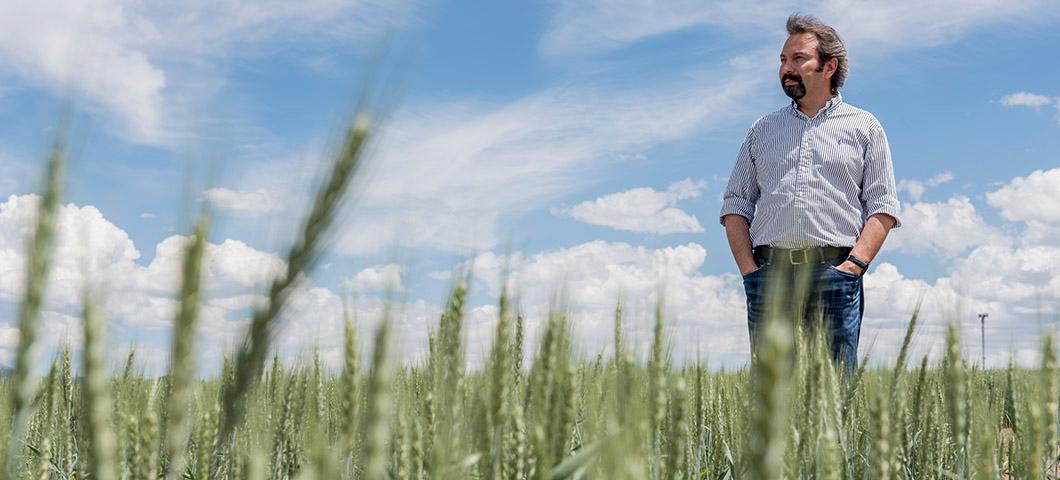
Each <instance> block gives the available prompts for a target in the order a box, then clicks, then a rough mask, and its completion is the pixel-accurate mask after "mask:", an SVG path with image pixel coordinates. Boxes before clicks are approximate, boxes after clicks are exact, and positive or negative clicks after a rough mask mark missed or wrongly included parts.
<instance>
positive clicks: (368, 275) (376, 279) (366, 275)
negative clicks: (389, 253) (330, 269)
mask: <svg viewBox="0 0 1060 480" xmlns="http://www.w3.org/2000/svg"><path fill="white" fill-rule="evenodd" d="M406 271H407V269H406V268H405V267H403V266H401V265H398V264H396V263H390V264H387V265H376V266H373V267H368V268H365V269H363V270H361V271H359V272H357V273H355V274H353V276H352V277H350V278H346V279H343V280H342V286H343V287H344V288H347V289H349V290H353V292H354V293H360V292H364V291H376V292H378V291H380V290H393V291H395V292H403V291H405V285H403V284H402V283H401V277H402V275H404V274H405V272H406Z"/></svg>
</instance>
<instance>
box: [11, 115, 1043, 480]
mask: <svg viewBox="0 0 1060 480" xmlns="http://www.w3.org/2000/svg"><path fill="white" fill-rule="evenodd" d="M371 126H372V125H371V121H370V117H368V116H366V115H363V114H362V115H359V116H358V117H357V120H356V121H355V122H354V123H353V124H352V125H351V127H350V130H349V132H348V135H347V137H346V141H345V143H344V144H343V146H342V148H341V150H340V151H339V153H338V155H337V157H336V159H335V161H334V163H333V164H332V166H333V168H332V170H331V172H330V175H329V176H328V178H327V179H325V181H324V182H323V183H322V184H321V187H320V189H319V192H318V194H317V196H316V197H315V201H314V202H313V204H312V206H311V208H310V211H309V213H308V215H307V217H306V219H305V221H304V222H303V223H302V225H301V230H300V233H299V235H298V239H297V241H296V242H295V243H294V245H293V246H292V247H291V249H290V251H289V252H288V256H287V265H288V268H287V270H286V271H285V272H282V273H281V274H279V275H278V276H277V277H276V278H274V279H273V280H272V283H271V285H270V288H269V290H268V302H267V303H266V304H264V305H263V306H261V307H260V308H259V309H258V310H257V311H255V312H254V314H253V317H252V319H251V322H250V324H249V327H248V330H247V331H246V333H245V337H244V339H243V341H242V343H240V344H239V346H238V349H237V350H236V351H235V352H234V353H233V355H232V356H231V357H230V358H229V359H227V360H226V361H225V364H224V365H223V367H222V369H221V374H220V375H219V376H218V377H217V378H211V379H206V380H201V379H198V378H197V377H196V375H195V372H196V369H197V368H198V366H197V365H196V364H195V356H194V351H195V345H194V343H195V342H194V340H195V335H194V332H195V328H196V323H197V315H198V301H199V298H200V297H201V296H202V292H200V282H199V276H200V272H201V261H202V257H203V249H204V244H205V238H206V236H207V231H208V221H207V218H206V216H205V215H203V216H202V218H200V220H199V221H198V222H196V224H195V226H194V230H193V232H191V235H189V237H188V242H187V246H186V255H185V260H184V267H183V278H182V281H181V286H180V290H179V294H178V295H179V298H178V301H179V307H178V309H177V313H176V317H175V319H174V332H173V345H172V352H171V354H172V358H171V361H170V367H169V368H170V370H169V372H168V373H167V375H165V376H163V377H161V378H145V377H144V376H142V374H138V373H136V372H137V371H138V369H137V368H135V358H134V356H133V355H130V356H129V359H128V362H127V363H126V366H125V368H124V370H123V372H122V373H121V374H120V375H111V374H109V373H108V372H106V371H104V368H103V363H104V358H103V357H104V355H103V353H104V351H103V345H104V343H103V342H104V339H103V338H102V335H103V333H104V332H105V331H106V328H105V322H106V318H104V317H103V316H102V313H101V312H100V311H99V309H98V308H96V305H95V302H94V300H93V296H92V294H91V292H85V305H84V309H83V313H84V338H85V347H84V354H83V355H82V357H83V364H82V366H81V369H80V371H81V373H82V376H80V377H78V378H75V376H74V373H73V372H74V369H75V367H74V366H72V365H71V354H70V351H69V350H68V349H63V351H62V352H61V353H60V354H59V355H58V357H57V358H56V359H55V360H54V361H53V362H52V364H51V366H50V368H48V369H47V375H46V376H44V377H43V378H34V376H33V375H31V372H32V371H33V370H34V369H33V365H31V360H32V359H33V358H34V356H33V346H34V344H35V342H36V338H35V333H36V324H37V322H38V319H39V317H40V311H41V303H42V298H44V297H43V295H44V287H45V285H46V279H47V275H48V267H49V261H48V260H49V258H50V257H49V256H50V254H51V244H52V238H53V237H54V224H55V212H56V208H57V205H58V204H59V198H60V193H61V188H60V185H61V181H62V166H63V147H62V143H61V142H57V144H56V146H55V148H54V149H53V153H52V155H51V157H50V159H49V162H48V168H47V170H46V182H45V188H44V195H43V196H42V197H41V204H40V209H39V214H38V219H37V224H36V226H35V229H34V233H33V235H32V237H31V238H30V239H29V242H30V243H29V245H28V248H27V251H28V255H27V258H28V265H27V269H26V279H25V285H26V288H25V298H24V300H23V305H22V309H21V311H20V312H21V313H20V316H19V332H20V339H19V346H18V349H17V351H16V357H15V361H16V364H15V369H14V373H13V374H12V375H11V376H10V377H7V378H4V379H2V380H0V391H2V392H3V395H4V396H5V398H7V399H8V401H6V402H4V406H3V407H2V409H0V422H3V423H2V426H3V428H8V429H10V432H11V434H10V435H3V436H0V441H2V442H6V443H4V444H2V445H0V447H3V448H0V453H3V454H4V455H5V457H4V462H3V464H4V466H5V467H4V469H3V475H4V477H5V478H11V479H14V478H33V479H63V480H66V479H95V478H122V479H127V478H138V479H155V478H167V479H180V478H190V479H206V478H209V479H244V478H246V479H258V478H262V479H265V478H267V479H286V478H299V479H302V478H305V479H312V478H319V479H345V478H368V479H383V478H396V479H405V478H417V479H420V478H489V479H493V478H503V479H510V478H515V479H562V478H579V477H580V478H601V479H627V478H628V479H641V478H648V479H671V478H710V479H725V478H730V479H745V478H746V479H779V478H821V479H863V478H869V479H887V478H904V479H932V478H939V479H942V478H945V479H952V478H959V479H963V478H982V479H998V478H1011V479H1016V478H1019V479H1030V478H1056V477H1057V474H1058V473H1060V470H1058V467H1057V453H1058V451H1057V429H1058V428H1060V427H1058V421H1057V410H1058V395H1060V386H1058V385H1060V382H1058V381H1057V380H1058V379H1057V364H1056V354H1055V347H1054V345H1053V341H1052V339H1051V338H1048V337H1047V338H1045V339H1044V341H1043V345H1042V349H1043V352H1044V354H1043V361H1042V364H1041V368H1040V369H1038V370H1026V369H1017V368H1015V367H1009V368H1008V369H1006V370H988V371H983V370H980V369H977V368H973V367H971V366H969V365H968V364H967V363H966V362H965V360H964V357H963V356H962V354H961V352H960V349H959V342H958V336H957V333H958V332H957V331H956V329H955V328H954V327H951V328H950V331H949V333H948V336H947V344H946V348H945V355H944V359H943V360H942V362H941V364H940V365H937V366H932V365H929V362H928V360H927V358H926V357H925V358H922V359H921V360H920V361H919V362H918V365H916V366H915V367H914V368H913V370H912V371H907V366H906V362H907V357H908V349H909V344H910V340H911V338H912V337H913V331H914V329H915V328H916V323H917V322H916V320H917V315H916V313H914V314H913V317H912V318H911V319H910V322H909V328H908V333H907V335H906V337H905V342H904V344H903V346H902V350H901V352H900V354H899V357H898V360H897V362H896V363H895V365H894V367H893V368H886V369H885V368H871V369H870V368H866V366H865V365H866V364H867V362H862V363H861V367H860V368H859V369H858V370H857V371H856V372H854V373H852V374H850V375H848V376H844V374H843V372H842V370H841V369H839V368H838V367H837V366H836V365H834V364H833V363H832V361H831V360H830V359H829V353H828V352H829V349H828V347H827V345H826V343H825V341H824V340H823V339H822V338H821V337H820V336H819V335H817V334H816V333H814V332H807V331H805V330H803V329H802V328H799V327H798V326H794V325H792V324H791V322H784V321H781V320H782V319H780V318H777V319H772V320H770V321H769V322H768V325H767V326H766V328H765V331H764V334H763V337H762V348H761V354H760V356H759V359H758V360H757V361H755V362H754V363H753V364H752V366H751V367H750V369H747V370H738V371H732V372H726V371H724V370H722V371H711V370H710V369H708V368H707V366H706V365H704V364H703V363H701V362H698V361H697V362H695V363H685V364H683V365H681V366H675V365H673V364H672V363H671V359H670V358H669V356H668V355H667V353H666V352H667V351H668V349H667V346H666V345H665V342H664V338H665V337H664V335H663V332H664V329H663V324H664V320H665V319H664V318H663V315H662V314H661V308H660V309H658V310H657V314H656V319H655V322H656V323H655V325H656V326H655V339H654V343H653V344H652V346H651V350H650V355H649V358H647V359H634V358H631V357H630V356H629V355H628V354H627V352H628V349H627V348H626V347H625V346H624V345H623V343H622V331H623V327H622V322H623V314H622V308H621V305H619V307H618V308H617V309H616V311H615V317H614V345H613V351H614V352H615V354H614V355H613V356H611V357H610V358H606V359H605V358H604V357H602V356H601V357H597V358H595V359H593V360H587V359H584V358H581V357H579V356H577V355H575V354H574V353H573V352H574V350H575V345H573V343H572V339H571V333H570V326H569V325H568V323H567V319H566V317H565V315H564V313H563V311H561V310H553V311H552V312H551V314H549V316H548V318H547V319H546V326H545V329H544V332H543V333H542V335H541V337H540V341H539V342H537V345H538V346H537V349H536V351H535V352H526V351H525V348H524V342H525V328H524V326H525V319H524V317H523V315H522V314H521V313H520V311H519V309H518V308H517V307H516V306H515V302H513V301H512V299H511V298H510V297H509V295H508V294H507V293H504V294H502V296H501V298H500V305H499V308H498V315H499V318H498V320H499V321H498V322H497V329H496V332H495V342H494V345H493V347H492V348H491V350H490V354H489V358H488V360H487V361H486V363H485V365H484V366H483V367H481V368H479V369H475V370H470V371H469V370H468V369H467V368H466V366H465V362H464V356H463V351H464V350H463V346H462V345H461V337H462V335H461V331H462V325H463V319H464V304H465V301H466V299H467V295H468V285H469V280H470V279H469V278H467V277H462V278H459V279H458V280H457V281H456V282H455V283H454V285H453V287H452V290H451V293H450V295H449V298H448V300H447V301H446V307H445V309H444V312H443V314H442V316H441V318H440V319H439V321H438V324H437V326H436V327H435V328H434V329H433V332H432V334H431V337H430V342H429V347H430V350H429V355H428V357H427V358H426V360H425V361H423V362H422V363H420V364H416V365H401V364H399V363H397V362H392V361H390V360H391V358H390V356H388V354H387V349H388V346H389V343H390V339H391V338H394V337H400V336H401V335H402V333H403V332H401V331H398V330H395V329H394V326H393V325H392V324H391V321H390V319H389V318H388V317H389V314H385V317H386V318H383V319H382V321H381V322H380V325H381V326H380V327H379V328H378V330H377V331H374V332H355V331H354V322H353V321H351V320H350V319H345V325H346V335H345V346H346V351H345V355H344V362H343V367H342V369H341V371H339V372H329V371H326V370H324V369H322V367H321V365H320V361H319V357H318V358H316V360H315V361H313V362H311V363H307V364H304V365H301V366H298V367H284V366H282V364H281V363H280V362H279V361H278V359H276V358H275V357H273V358H272V361H271V363H270V362H269V355H270V352H271V351H272V349H271V347H272V343H273V339H274V338H273V337H274V336H275V335H277V334H279V333H282V332H279V331H278V329H277V325H276V319H277V317H278V315H279V314H280V313H281V312H282V310H283V308H284V305H285V303H286V302H287V300H288V298H289V296H290V294H291V293H292V291H293V289H294V288H295V286H296V285H297V281H298V279H299V278H301V277H304V276H305V274H307V273H308V272H310V271H311V270H312V268H313V266H314V265H315V263H316V260H317V259H318V258H320V256H321V254H322V253H323V247H322V246H323V245H325V244H326V239H327V235H328V233H329V231H330V227H331V224H332V221H333V219H334V218H335V214H336V212H337V210H338V209H339V207H340V206H341V205H342V203H343V199H344V198H345V196H346V192H347V190H348V189H349V186H350V182H351V179H352V178H353V177H354V176H355V174H356V172H357V169H358V166H359V164H360V157H361V155H362V152H363V151H364V146H365V144H366V142H367V140H368V139H369V137H370V134H371ZM917 311H919V306H918V307H917ZM793 327H795V328H793ZM361 335H368V336H369V337H366V338H372V339H373V340H372V342H371V344H372V347H371V348H372V350H371V352H368V353H370V354H369V355H367V356H365V357H363V358H367V359H369V360H368V362H367V364H362V361H361V360H362V355H361V353H360V352H358V351H357V345H358V342H357V338H359V336H361ZM524 359H529V362H528V363H525V364H524ZM38 370H39V369H38Z"/></svg>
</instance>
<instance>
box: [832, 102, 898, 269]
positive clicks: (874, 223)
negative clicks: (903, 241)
mask: <svg viewBox="0 0 1060 480" xmlns="http://www.w3.org/2000/svg"><path fill="white" fill-rule="evenodd" d="M899 209H900V205H899V203H898V189H897V188H895V184H894V166H893V165H892V163H891V148H890V146H889V145H888V144H887V135H886V134H884V132H883V127H882V126H880V124H879V123H876V122H874V124H873V125H872V127H871V129H870V130H869V144H868V145H867V147H866V148H865V169H864V175H863V176H862V185H861V211H862V215H864V217H863V218H864V220H865V224H864V225H863V226H862V227H861V236H860V237H858V241H857V243H856V244H855V245H854V248H853V249H852V250H851V251H850V254H851V255H854V256H855V257H858V258H860V259H862V260H865V261H866V262H871V261H872V259H873V258H875V257H876V254H877V253H879V251H880V247H882V246H883V241H884V240H885V239H886V238H887V233H888V232H890V230H891V229H892V228H898V227H901V226H902V220H901V219H900V218H899V216H898V211H899ZM836 268H839V269H840V270H845V271H848V272H851V273H855V274H859V275H860V274H862V273H863V272H862V271H861V267H858V266H857V265H854V263H853V262H850V261H847V262H843V263H842V264H841V265H839V266H838V267H836Z"/></svg>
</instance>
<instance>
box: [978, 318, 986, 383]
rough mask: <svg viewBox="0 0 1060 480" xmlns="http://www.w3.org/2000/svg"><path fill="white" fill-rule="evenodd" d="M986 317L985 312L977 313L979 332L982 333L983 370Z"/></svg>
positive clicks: (984, 366) (983, 364)
mask: <svg viewBox="0 0 1060 480" xmlns="http://www.w3.org/2000/svg"><path fill="white" fill-rule="evenodd" d="M986 317H987V314H985V313H980V314H979V332H980V333H981V334H982V338H983V350H982V352H983V360H982V361H983V363H982V366H983V370H986Z"/></svg>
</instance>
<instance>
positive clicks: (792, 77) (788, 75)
mask: <svg viewBox="0 0 1060 480" xmlns="http://www.w3.org/2000/svg"><path fill="white" fill-rule="evenodd" d="M785 80H794V81H796V82H799V83H802V77H801V76H799V75H795V74H793V73H785V74H784V76H783V77H781V79H780V81H781V82H783V81H785Z"/></svg>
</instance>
